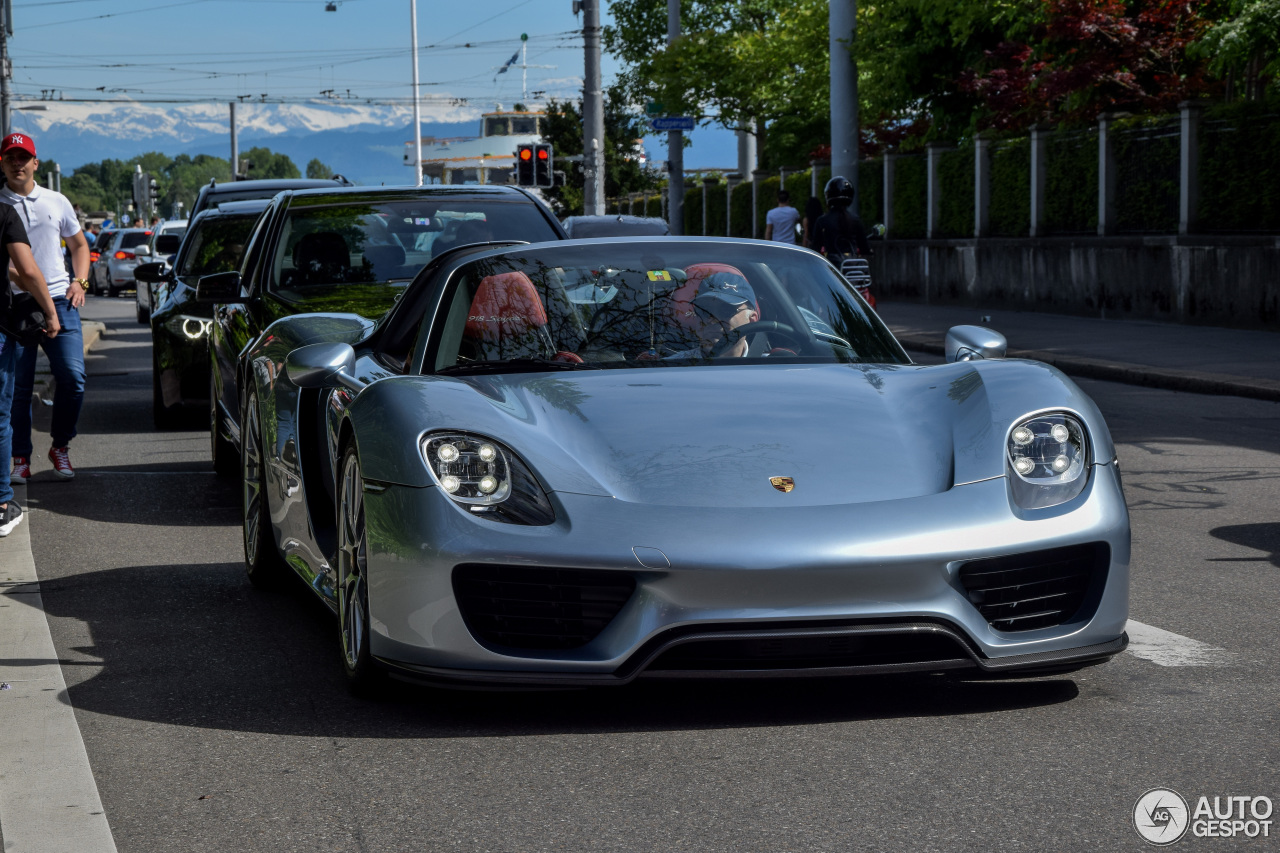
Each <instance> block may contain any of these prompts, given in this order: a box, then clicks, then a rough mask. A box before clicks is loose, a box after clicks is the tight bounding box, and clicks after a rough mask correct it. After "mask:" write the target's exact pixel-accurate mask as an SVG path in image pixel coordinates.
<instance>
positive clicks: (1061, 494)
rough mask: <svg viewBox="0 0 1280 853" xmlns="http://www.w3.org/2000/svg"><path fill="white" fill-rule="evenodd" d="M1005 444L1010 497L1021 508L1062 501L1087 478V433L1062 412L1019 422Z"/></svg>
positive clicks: (1033, 507) (1066, 499) (1039, 507)
mask: <svg viewBox="0 0 1280 853" xmlns="http://www.w3.org/2000/svg"><path fill="white" fill-rule="evenodd" d="M1006 447H1007V452H1006V461H1007V463H1008V466H1009V483H1010V485H1011V486H1012V488H1013V498H1014V500H1015V501H1016V502H1017V504H1018V506H1020V507H1022V508H1023V509H1041V508H1043V507H1049V506H1056V505H1057V504H1060V503H1066V502H1067V501H1069V500H1071V499H1072V498H1074V497H1075V496H1076V495H1078V494H1080V492H1081V491H1082V490H1083V489H1084V486H1085V483H1087V482H1088V481H1089V467H1090V450H1089V436H1088V434H1087V433H1086V432H1085V429H1084V425H1083V424H1081V423H1080V421H1078V420H1077V419H1076V418H1075V417H1073V416H1072V415H1069V414H1067V413H1066V412H1049V413H1047V414H1042V415H1035V416H1033V417H1029V418H1025V419H1023V420H1021V421H1019V422H1018V423H1016V424H1014V426H1013V429H1012V430H1010V431H1009V439H1008V442H1007V446H1006Z"/></svg>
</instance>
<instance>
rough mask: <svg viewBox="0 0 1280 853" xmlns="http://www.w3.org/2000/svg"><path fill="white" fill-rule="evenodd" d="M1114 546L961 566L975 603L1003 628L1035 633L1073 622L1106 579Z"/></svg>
mask: <svg viewBox="0 0 1280 853" xmlns="http://www.w3.org/2000/svg"><path fill="white" fill-rule="evenodd" d="M1110 562H1111V548H1110V547H1109V546H1108V545H1107V543H1105V542H1093V543H1090V544H1088V545H1071V546H1069V547H1066V548H1050V549H1048V550H1046V551H1033V552H1031V553H1029V554H1014V555H1012V556H1008V557H995V558H992V559H988V560H973V561H971V562H968V563H965V564H964V565H963V566H961V567H960V583H961V585H962V586H963V587H964V591H965V594H966V595H967V596H968V597H969V601H970V602H972V604H973V605H974V606H975V607H977V608H978V612H979V613H981V614H982V616H983V618H984V619H986V620H987V624H989V625H990V626H991V627H992V628H994V629H996V630H997V631H1033V630H1035V629H1037V628H1050V627H1052V626H1054V625H1061V624H1062V623H1063V622H1066V621H1067V620H1069V619H1070V618H1071V617H1072V616H1075V615H1076V612H1077V611H1078V610H1079V609H1080V607H1081V605H1083V604H1084V602H1085V597H1086V595H1087V594H1088V592H1089V589H1090V588H1091V586H1092V585H1093V583H1094V582H1095V580H1096V581H1098V582H1101V581H1103V580H1105V578H1106V574H1107V567H1108V566H1109V565H1110Z"/></svg>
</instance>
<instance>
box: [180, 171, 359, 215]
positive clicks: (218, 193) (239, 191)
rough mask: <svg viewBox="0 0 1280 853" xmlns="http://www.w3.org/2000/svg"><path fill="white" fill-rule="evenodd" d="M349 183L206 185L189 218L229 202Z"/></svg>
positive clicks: (337, 180)
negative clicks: (286, 191)
mask: <svg viewBox="0 0 1280 853" xmlns="http://www.w3.org/2000/svg"><path fill="white" fill-rule="evenodd" d="M349 186H351V182H350V181H348V180H347V179H346V178H344V177H342V176H341V175H334V176H333V177H332V178H323V179H320V178H272V179H267V180H261V181H229V182H228V181H224V182H223V183H221V184H220V183H218V182H217V181H216V180H213V181H209V183H207V184H205V185H204V186H203V187H201V188H200V194H199V195H197V196H196V204H195V207H193V208H192V209H191V214H190V216H191V218H192V219H195V216H196V214H197V213H199V212H200V211H202V210H204V209H205V208H207V207H217V206H218V205H220V204H223V203H225V202H228V201H247V200H249V199H254V198H271V197H272V196H273V195H275V194H276V193H278V192H281V191H282V190H314V189H329V190H331V189H333V188H334V187H349Z"/></svg>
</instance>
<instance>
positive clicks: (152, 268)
mask: <svg viewBox="0 0 1280 853" xmlns="http://www.w3.org/2000/svg"><path fill="white" fill-rule="evenodd" d="M133 277H134V279H135V280H137V281H141V282H146V283H147V284H159V283H161V282H163V281H168V280H169V273H168V272H167V271H166V270H165V264H164V262H163V261H152V262H151V263H149V264H138V265H137V266H136V267H134V269H133Z"/></svg>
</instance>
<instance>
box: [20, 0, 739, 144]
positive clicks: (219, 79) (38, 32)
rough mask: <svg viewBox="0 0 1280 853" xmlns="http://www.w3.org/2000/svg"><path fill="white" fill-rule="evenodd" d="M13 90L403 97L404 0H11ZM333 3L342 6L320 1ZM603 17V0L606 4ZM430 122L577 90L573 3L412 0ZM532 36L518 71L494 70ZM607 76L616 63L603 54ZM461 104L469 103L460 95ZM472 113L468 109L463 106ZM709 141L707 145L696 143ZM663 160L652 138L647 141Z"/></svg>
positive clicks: (35, 94)
mask: <svg viewBox="0 0 1280 853" xmlns="http://www.w3.org/2000/svg"><path fill="white" fill-rule="evenodd" d="M12 2H13V19H14V20H13V28H14V35H13V37H12V38H11V39H10V41H9V50H10V56H11V57H12V60H13V69H14V76H13V93H14V96H15V98H17V99H33V100H42V99H47V98H57V97H61V98H63V99H83V98H88V99H110V98H129V99H134V100H138V101H146V102H161V103H173V104H174V105H177V104H183V103H192V102H206V103H219V102H220V103H226V102H229V101H232V100H235V99H237V98H240V99H241V100H244V99H249V100H254V101H261V100H264V99H265V100H267V101H277V102H279V101H283V102H287V103H300V102H305V101H307V100H309V99H315V98H325V99H334V100H337V101H340V102H357V103H358V102H373V103H392V104H409V103H411V93H412V86H411V80H412V62H411V56H412V51H411V49H410V44H411V31H410V26H409V22H410V2H409V0H332V4H330V3H329V2H328V0H112V2H110V3H103V2H101V0H12ZM327 5H334V6H336V9H335V10H334V11H326V6H327ZM602 5H603V7H604V8H603V14H604V18H605V22H606V24H607V23H608V22H609V21H610V18H609V14H608V8H607V7H608V3H607V0H602ZM417 14H418V42H419V79H420V82H421V93H422V105H423V106H422V109H423V120H424V121H427V120H430V119H431V118H432V117H433V116H439V117H441V118H444V117H445V116H450V117H456V116H457V115H458V112H459V111H458V107H459V106H463V107H467V108H471V109H473V110H474V113H475V114H476V115H478V113H479V112H480V111H482V110H488V109H492V108H493V107H494V106H495V105H497V104H501V105H503V106H505V107H507V108H510V107H511V106H512V105H514V104H515V103H517V102H520V101H522V100H525V99H526V94H527V96H528V97H527V99H528V101H529V102H530V103H537V102H539V101H541V100H542V99H544V98H548V97H557V98H561V99H567V98H575V99H576V98H577V97H579V96H580V92H581V87H582V63H583V43H582V34H581V27H582V20H581V17H580V16H575V15H574V14H573V12H572V2H571V0H465V2H458V0H418V3H417ZM521 34H527V35H528V41H527V59H517V60H516V61H517V64H518V63H520V62H527V63H528V65H530V66H547V67H537V68H534V67H530V68H528V69H527V86H528V90H527V92H526V91H525V90H523V88H522V79H521V70H520V68H519V67H511V68H509V69H507V70H506V71H505V72H503V73H498V69H499V68H500V67H502V66H503V65H504V64H505V63H507V62H508V61H509V60H510V59H511V58H512V56H513V55H516V54H517V53H519V52H520V49H521ZM602 67H603V72H604V81H605V84H606V85H607V84H608V83H609V82H610V80H611V79H612V78H613V77H614V76H615V75H616V74H617V72H618V70H619V65H618V63H617V61H616V60H614V59H613V58H611V57H609V56H608V55H607V54H606V55H605V56H604V58H603V62H602ZM460 100H462V101H463V103H461V104H460V103H459V101H460ZM466 111H467V110H463V112H466ZM702 137H705V138H706V140H707V142H706V151H705V152H700V151H699V141H700V138H702ZM726 137H727V138H728V139H729V140H730V142H731V139H732V137H731V135H730V134H728V133H727V132H724V131H719V132H704V133H699V134H697V135H695V136H694V148H693V149H692V150H690V151H689V152H687V153H686V155H685V159H686V164H687V165H689V167H691V168H696V167H697V166H699V165H707V166H711V165H733V164H732V163H719V162H717V163H699V162H698V161H699V159H700V154H705V155H706V156H712V154H713V150H714V157H715V159H717V160H721V159H724V149H725V138H726ZM648 146H649V148H650V151H651V153H652V154H655V155H657V156H658V157H659V158H661V154H662V151H663V149H662V147H661V145H660V144H659V142H658V139H657V137H654V138H653V139H651V140H649V142H648Z"/></svg>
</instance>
